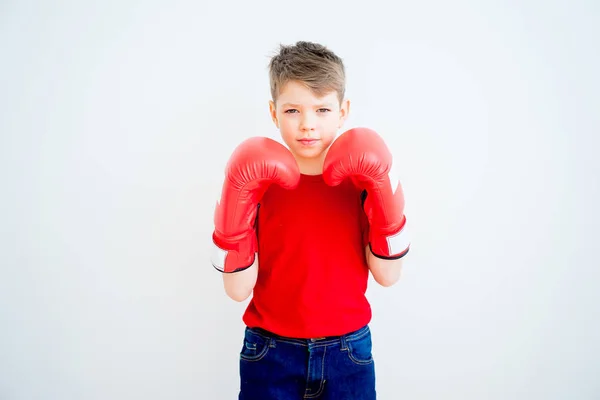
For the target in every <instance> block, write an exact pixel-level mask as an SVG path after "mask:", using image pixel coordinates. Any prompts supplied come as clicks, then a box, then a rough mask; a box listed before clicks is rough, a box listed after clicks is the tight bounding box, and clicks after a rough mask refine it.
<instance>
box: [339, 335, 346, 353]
mask: <svg viewBox="0 0 600 400" xmlns="http://www.w3.org/2000/svg"><path fill="white" fill-rule="evenodd" d="M340 342H341V344H342V347H341V348H340V350H342V351H346V350H348V343H346V335H342V336H340Z"/></svg>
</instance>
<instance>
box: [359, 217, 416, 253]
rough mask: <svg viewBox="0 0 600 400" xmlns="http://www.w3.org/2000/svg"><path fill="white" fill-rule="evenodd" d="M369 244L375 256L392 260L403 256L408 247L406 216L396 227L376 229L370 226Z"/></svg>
mask: <svg viewBox="0 0 600 400" xmlns="http://www.w3.org/2000/svg"><path fill="white" fill-rule="evenodd" d="M369 245H370V247H371V253H373V255H374V256H375V257H378V258H382V259H389V260H394V259H398V258H401V257H403V256H404V255H406V253H408V250H409V248H410V237H409V232H408V229H407V227H406V218H404V217H403V219H402V223H401V224H400V225H399V227H397V228H396V229H391V230H390V229H385V230H383V229H378V228H377V227H374V226H371V227H370V230H369Z"/></svg>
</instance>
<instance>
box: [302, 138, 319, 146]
mask: <svg viewBox="0 0 600 400" xmlns="http://www.w3.org/2000/svg"><path fill="white" fill-rule="evenodd" d="M298 141H299V142H300V143H302V144H303V145H305V146H311V145H313V144H315V143H317V142H318V141H319V139H299V140H298Z"/></svg>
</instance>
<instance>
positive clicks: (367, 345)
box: [348, 333, 373, 365]
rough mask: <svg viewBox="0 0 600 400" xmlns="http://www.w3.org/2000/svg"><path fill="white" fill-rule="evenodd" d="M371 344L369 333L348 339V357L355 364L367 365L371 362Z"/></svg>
mask: <svg viewBox="0 0 600 400" xmlns="http://www.w3.org/2000/svg"><path fill="white" fill-rule="evenodd" d="M372 350H373V344H372V342H371V334H370V333H367V334H366V335H365V336H363V337H361V338H359V339H356V340H349V341H348V357H349V358H350V360H351V361H352V362H353V363H354V364H357V365H368V364H372V363H373V354H372Z"/></svg>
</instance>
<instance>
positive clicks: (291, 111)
mask: <svg viewBox="0 0 600 400" xmlns="http://www.w3.org/2000/svg"><path fill="white" fill-rule="evenodd" d="M297 111H298V110H296V109H295V108H290V109H289V110H285V111H284V113H286V114H293V113H294V112H297Z"/></svg>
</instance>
